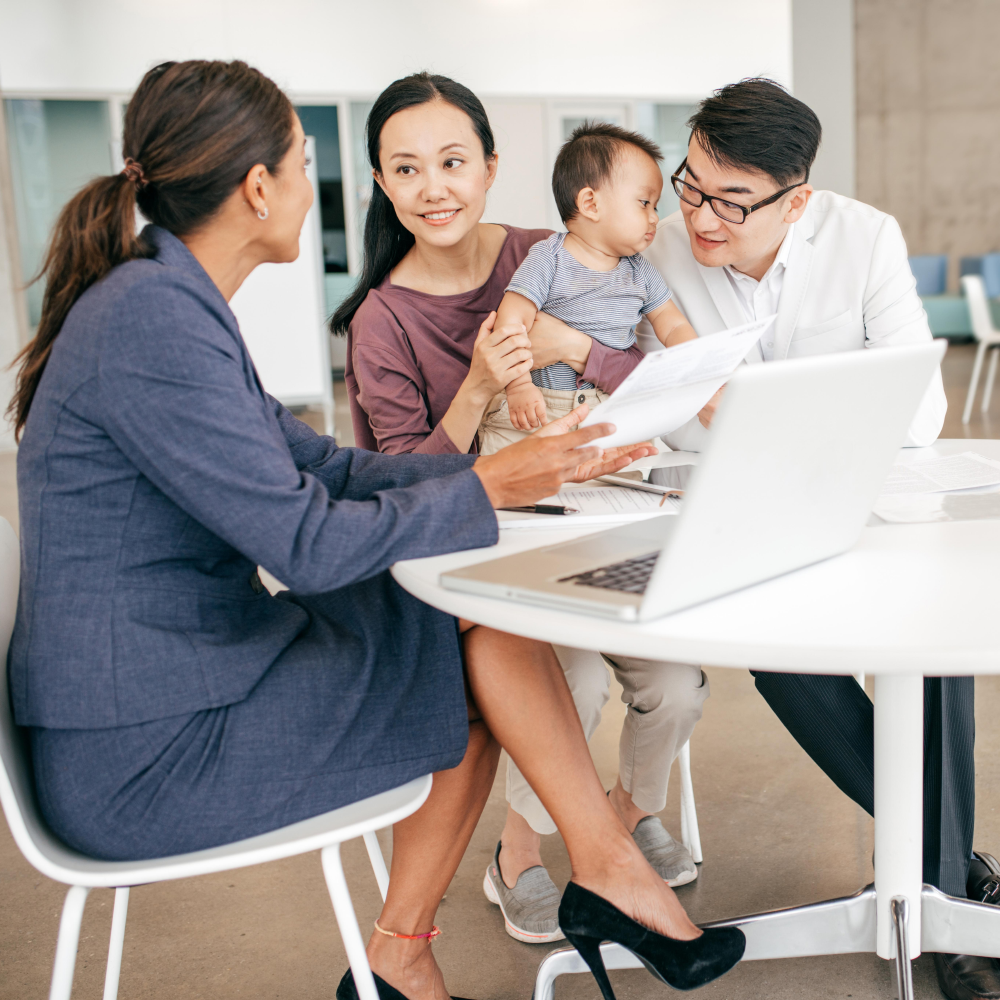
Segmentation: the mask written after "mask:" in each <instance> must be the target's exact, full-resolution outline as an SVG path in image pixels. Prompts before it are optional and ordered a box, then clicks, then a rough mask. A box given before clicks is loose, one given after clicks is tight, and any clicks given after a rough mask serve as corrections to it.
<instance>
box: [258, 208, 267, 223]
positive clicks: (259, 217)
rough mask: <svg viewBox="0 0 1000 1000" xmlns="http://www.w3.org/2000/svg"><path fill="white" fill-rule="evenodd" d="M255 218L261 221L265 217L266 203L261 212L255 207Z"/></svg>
mask: <svg viewBox="0 0 1000 1000" xmlns="http://www.w3.org/2000/svg"><path fill="white" fill-rule="evenodd" d="M257 218H258V219H260V220H261V221H263V220H264V219H266V218H267V205H265V206H264V211H263V212H262V211H261V210H260V209H259V208H258V209H257Z"/></svg>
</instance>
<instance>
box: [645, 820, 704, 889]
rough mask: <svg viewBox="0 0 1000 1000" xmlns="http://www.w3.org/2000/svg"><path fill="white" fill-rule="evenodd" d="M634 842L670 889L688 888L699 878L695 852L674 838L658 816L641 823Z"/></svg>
mask: <svg viewBox="0 0 1000 1000" xmlns="http://www.w3.org/2000/svg"><path fill="white" fill-rule="evenodd" d="M632 839H633V840H634V841H635V842H636V843H637V844H638V845H639V850H640V851H642V853H643V855H644V857H645V858H646V860H647V861H648V862H649V863H650V864H651V865H652V866H653V870H654V871H655V872H656V873H657V874H658V875H659V876H660V878H662V879H663V881H664V882H666V883H667V885H669V886H678V885H687V884H688V882H693V881H694V880H695V879H696V878H697V877H698V866H697V865H696V864H695V863H694V858H692V857H691V852H690V851H689V850H688V849H687V848H686V847H685V846H684V845H683V844H678V843H677V841H676V840H674V838H673V837H671V836H670V834H669V833H668V832H667V830H666V829H665V827H664V826H663V824H662V823H661V822H660V818H659V817H658V816H647V817H646V818H645V819H641V820H639V822H638V824H637V825H636V828H635V833H633V834H632Z"/></svg>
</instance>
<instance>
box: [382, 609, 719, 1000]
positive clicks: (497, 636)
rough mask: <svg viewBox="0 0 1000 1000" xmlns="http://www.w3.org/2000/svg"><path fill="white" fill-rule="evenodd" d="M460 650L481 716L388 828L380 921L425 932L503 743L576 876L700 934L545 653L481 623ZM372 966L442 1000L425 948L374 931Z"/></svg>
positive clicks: (414, 997) (650, 921) (648, 922)
mask: <svg viewBox="0 0 1000 1000" xmlns="http://www.w3.org/2000/svg"><path fill="white" fill-rule="evenodd" d="M463 645H464V650H465V663H466V675H467V678H468V681H469V686H470V689H471V693H472V697H473V699H474V701H475V707H474V708H472V709H470V712H471V713H472V717H473V718H475V713H476V712H478V713H480V714H481V716H482V719H481V720H479V721H474V722H471V723H470V726H469V747H468V749H467V751H466V754H465V757H464V758H463V760H462V763H461V764H460V765H459V766H458V767H457V768H454V769H452V770H450V771H442V772H439V773H437V774H435V775H434V787H433V790H432V791H431V794H430V796H429V798H428V800H427V802H426V803H425V804H424V805H423V806H422V807H421V808H420V809H419V810H418V811H417V812H416V813H414V815H413V816H411V817H409V818H408V819H406V820H404V821H403V822H401V823H397V824H396V826H395V827H394V828H393V853H392V870H391V873H390V879H389V893H388V897H387V899H386V902H385V905H384V907H383V909H382V913H381V914H380V916H379V924H380V925H381V926H382V927H384V928H385V929H386V930H393V931H396V932H398V933H401V934H421V933H425V932H426V931H429V930H430V929H431V926H432V925H433V923H434V914H435V913H436V911H437V907H438V904H439V902H440V900H441V897H442V896H443V895H444V893H445V891H446V890H447V887H448V885H449V884H450V882H451V880H452V878H453V877H454V874H455V871H456V870H457V869H458V864H459V862H460V861H461V858H462V855H463V854H464V852H465V849H466V847H467V846H468V843H469V840H470V839H471V837H472V833H473V831H474V829H475V826H476V823H477V822H478V820H479V817H480V815H481V813H482V810H483V807H484V806H485V804H486V800H487V798H488V797H489V793H490V789H491V787H492V783H493V778H494V776H495V774H496V766H497V761H498V759H499V743H503V745H504V746H505V747H506V749H507V750H508V752H509V753H510V755H511V757H513V758H514V761H515V763H516V764H517V765H518V767H519V768H520V769H521V772H522V773H523V774H524V776H525V777H526V778H527V779H528V781H529V782H530V783H531V786H532V788H533V789H534V790H535V792H536V793H537V794H538V797H539V798H540V799H541V801H542V804H543V805H544V806H545V808H546V809H547V810H548V811H549V815H550V816H552V818H553V820H554V821H555V823H556V825H557V826H558V827H559V830H560V832H561V833H562V835H563V839H564V841H565V842H566V847H567V849H568V851H569V855H570V861H571V863H572V866H573V880H574V881H575V882H577V883H578V884H580V885H582V886H584V887H585V888H587V889H590V890H591V891H592V892H595V893H597V894H598V895H600V896H603V897H604V898H605V899H607V900H608V901H609V902H611V903H613V904H614V905H616V906H617V907H618V908H619V909H621V910H623V911H624V912H625V913H627V914H629V915H630V916H632V917H633V918H634V919H636V920H638V921H639V922H640V923H642V924H644V925H645V926H647V927H650V928H651V929H654V930H657V931H660V932H661V933H665V934H668V935H670V936H671V937H675V938H681V939H687V938H693V937H697V936H698V934H699V933H700V931H699V930H698V928H697V927H695V926H694V924H692V923H691V921H690V920H689V919H688V917H687V914H686V913H685V912H684V909H683V907H681V905H680V903H679V902H678V901H677V898H676V896H674V894H673V892H672V891H671V890H670V889H669V888H668V887H667V885H666V883H665V882H663V880H662V879H660V878H659V876H658V875H656V873H655V872H654V871H653V869H652V868H650V867H649V865H648V864H647V862H646V860H645V858H643V856H642V854H641V852H640V851H639V849H638V847H636V844H635V841H633V840H632V838H631V836H629V834H628V832H627V831H626V830H625V828H624V826H623V825H622V823H621V821H620V820H619V819H618V817H617V814H616V813H615V812H614V810H613V809H612V808H611V806H610V803H609V802H608V798H607V796H606V795H605V794H604V789H603V788H602V787H601V783H600V781H599V780H598V777H597V772H596V771H595V770H594V765H593V762H592V760H591V758H590V753H589V750H588V748H587V743H586V740H585V739H584V735H583V729H582V727H581V725H580V720H579V715H578V713H577V711H576V707H575V705H574V703H573V698H572V696H571V694H570V692H569V688H568V686H567V684H566V679H565V676H564V675H563V672H562V668H561V667H560V666H559V661H558V660H557V659H556V656H555V653H554V652H553V651H552V647H551V646H549V645H548V644H547V643H539V642H535V641H533V640H530V639H522V638H519V637H517V636H512V635H507V634H506V633H503V632H497V631H495V630H494V629H489V628H485V627H484V626H477V627H475V628H472V629H470V630H469V631H466V632H465V634H464V635H463ZM494 727H495V735H494ZM498 741H499V742H498ZM368 959H369V961H370V962H371V966H372V969H373V971H374V972H376V973H377V974H378V975H379V976H381V977H382V979H384V980H385V981H386V982H388V983H390V984H391V985H393V986H395V987H396V989H398V990H399V991H400V992H401V993H403V994H404V995H405V996H407V997H408V998H409V1000H448V993H447V990H446V989H445V985H444V980H443V978H442V976H441V971H440V969H439V968H438V966H437V963H436V962H435V961H434V956H433V954H432V952H431V945H430V944H429V943H428V942H427V941H403V940H400V939H398V938H388V937H385V936H383V935H381V934H378V933H377V932H376V933H374V934H373V935H372V937H371V940H370V941H369V942H368Z"/></svg>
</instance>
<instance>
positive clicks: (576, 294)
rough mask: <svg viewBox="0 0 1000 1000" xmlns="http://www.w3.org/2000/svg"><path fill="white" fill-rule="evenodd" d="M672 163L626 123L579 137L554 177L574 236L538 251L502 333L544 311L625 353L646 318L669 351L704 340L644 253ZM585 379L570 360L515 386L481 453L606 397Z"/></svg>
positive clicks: (510, 297)
mask: <svg viewBox="0 0 1000 1000" xmlns="http://www.w3.org/2000/svg"><path fill="white" fill-rule="evenodd" d="M662 158H663V157H662V155H661V154H660V151H659V149H658V148H657V147H656V145H655V144H654V143H652V142H650V141H649V140H648V139H646V138H645V137H644V136H641V135H639V134H638V133H636V132H628V131H626V130H625V129H623V128H619V127H618V126H617V125H608V124H606V123H603V122H587V123H586V124H584V125H582V126H580V127H579V128H578V129H576V130H575V131H574V132H573V134H572V136H571V137H570V138H569V140H568V141H567V142H566V143H565V145H563V147H562V149H561V150H560V151H559V156H558V157H557V159H556V165H555V169H554V171H553V174H552V190H553V192H554V193H555V198H556V204H557V205H558V207H559V214H560V216H561V218H562V220H563V223H564V224H565V226H566V229H567V230H568V232H565V233H556V234H555V235H554V236H550V237H549V238H548V239H547V240H542V241H541V242H540V243H536V244H535V245H534V246H533V247H532V248H531V250H530V251H529V252H528V256H527V257H525V259H524V261H523V262H522V264H521V266H520V267H519V268H518V269H517V271H516V272H515V273H514V277H513V278H512V279H511V281H510V284H509V285H508V286H507V290H506V294H505V295H504V297H503V301H502V302H501V303H500V308H499V310H498V311H497V318H496V323H495V327H494V328H495V329H499V328H500V327H501V326H510V325H514V326H517V325H522V324H523V326H524V328H525V330H530V329H531V327H532V324H533V323H534V321H535V316H536V314H537V313H538V311H539V310H543V311H544V312H546V313H548V314H550V315H551V316H555V317H556V318H557V319H560V320H562V321H563V322H564V323H566V324H568V325H569V326H571V327H573V328H575V329H577V330H579V331H581V332H582V333H585V334H587V335H588V336H590V337H593V338H594V340H598V341H600V342H601V343H602V344H605V345H607V346H608V347H613V348H616V349H618V350H626V349H627V348H629V347H631V346H632V345H633V344H634V343H635V328H636V325H637V324H638V323H639V320H640V319H641V318H642V317H643V316H646V317H648V319H649V321H650V323H651V324H652V327H653V330H654V332H655V333H656V336H657V338H658V339H659V340H660V342H661V343H662V344H663V345H664V346H666V347H672V346H673V345H675V344H680V343H682V342H683V341H685V340H693V339H694V338H695V336H696V334H695V332H694V330H693V329H692V328H691V325H690V324H689V323H688V322H687V320H686V319H685V318H684V316H683V315H682V314H681V312H680V310H679V309H678V308H677V306H676V305H674V303H673V302H672V301H671V293H670V289H669V288H667V286H666V283H665V282H664V281H663V279H662V278H661V277H660V274H659V272H658V271H657V270H656V269H655V268H654V267H653V265H652V264H650V263H649V261H647V260H646V259H645V257H642V256H640V253H641V251H643V250H645V249H646V247H648V246H649V245H650V244H651V243H652V242H653V239H654V237H655V236H656V224H657V222H658V221H659V220H658V218H657V215H656V205H657V202H658V201H659V198H660V193H661V191H662V190H663V178H662V176H661V174H660V169H659V167H658V166H657V161H659V160H661V159H662ZM577 379H578V375H577V372H576V371H575V370H574V369H573V368H572V367H570V365H568V364H566V363H565V362H563V361H558V362H556V363H555V364H552V365H547V366H546V367H545V368H541V369H538V370H537V371H533V372H530V373H529V374H526V375H522V376H519V377H518V378H516V379H514V381H513V382H511V383H509V384H508V386H507V388H506V396H507V400H506V401H507V407H506V409H507V414H504V412H503V409H504V408H503V406H502V405H501V406H500V407H498V408H493V409H492V412H488V413H487V415H486V418H485V419H484V422H483V426H482V427H481V428H480V450H481V451H482V452H484V453H489V452H491V451H496V450H498V448H499V447H502V446H503V445H504V444H507V443H510V442H511V441H512V440H516V439H517V438H519V437H523V436H524V434H525V433H528V432H530V431H531V430H533V429H534V428H537V427H541V426H542V424H544V423H547V422H548V421H549V420H552V419H555V418H556V417H557V416H561V415H563V414H565V413H567V412H569V410H571V409H572V408H573V406H575V405H576V404H577V402H582V401H583V400H584V398H588V399H589V400H590V401H591V403H592V404H593V403H594V402H600V401H601V400H602V399H604V398H606V396H605V394H604V393H601V392H597V393H594V392H591V393H588V394H587V395H586V396H585V395H584V394H583V393H582V392H581V390H587V389H590V390H593V389H594V386H593V385H592V384H591V383H589V382H580V383H578V381H577ZM498 399H500V397H498ZM546 404H548V406H547V405H546ZM508 417H509V419H507V418H508ZM512 431H515V432H520V433H512Z"/></svg>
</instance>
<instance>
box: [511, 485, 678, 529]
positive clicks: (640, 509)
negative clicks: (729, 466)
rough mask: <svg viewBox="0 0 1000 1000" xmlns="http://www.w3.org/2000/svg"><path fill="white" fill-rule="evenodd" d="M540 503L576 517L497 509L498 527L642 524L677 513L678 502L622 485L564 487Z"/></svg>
mask: <svg viewBox="0 0 1000 1000" xmlns="http://www.w3.org/2000/svg"><path fill="white" fill-rule="evenodd" d="M538 502H539V503H544V504H558V505H561V506H563V507H575V508H576V509H577V510H579V511H580V513H579V514H562V515H560V514H527V513H524V514H522V513H518V512H515V511H509V510H498V511H497V521H498V522H499V523H500V527H501V528H575V527H577V526H578V525H581V524H613V523H616V522H619V521H641V520H643V519H645V518H647V517H656V516H657V515H658V514H676V513H677V512H678V511H679V510H680V505H681V501H680V500H679V499H677V498H675V497H671V496H663V495H660V494H657V493H646V492H642V491H640V490H633V489H629V488H627V487H623V486H593V487H588V486H566V487H565V488H564V489H561V490H560V491H559V492H558V493H557V494H556V495H555V496H551V497H546V498H545V499H544V500H539V501H538Z"/></svg>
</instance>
